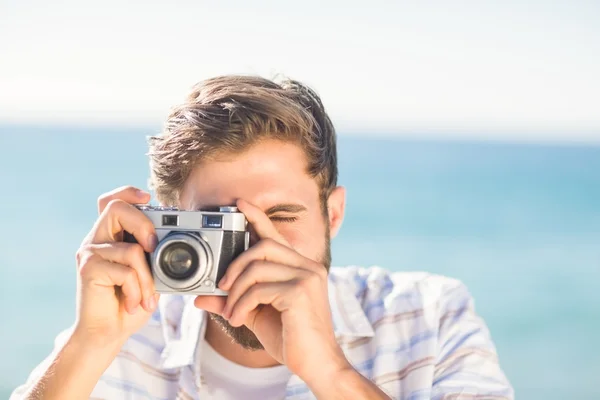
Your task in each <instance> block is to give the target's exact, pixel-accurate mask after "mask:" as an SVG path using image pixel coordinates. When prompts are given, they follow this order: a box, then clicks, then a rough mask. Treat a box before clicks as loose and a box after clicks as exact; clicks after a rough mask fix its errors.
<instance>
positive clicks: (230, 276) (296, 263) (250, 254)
mask: <svg viewBox="0 0 600 400" xmlns="http://www.w3.org/2000/svg"><path fill="white" fill-rule="evenodd" d="M255 260H263V261H270V262H273V263H277V264H283V265H288V266H291V267H296V268H303V269H308V270H315V271H317V270H320V269H321V268H323V267H322V266H317V263H315V261H313V260H310V259H308V258H306V257H304V256H302V255H300V254H299V253H298V252H296V251H295V250H293V249H291V248H290V247H287V246H285V245H283V244H281V243H278V242H275V241H274V240H273V239H263V240H261V241H260V242H258V244H257V245H255V246H252V247H250V248H249V249H248V250H246V251H244V252H242V253H241V254H240V255H239V256H237V257H236V258H235V259H234V260H233V261H232V262H231V264H229V266H228V267H227V270H226V271H225V275H223V277H222V278H221V280H220V281H219V288H221V289H223V290H229V289H230V288H231V286H232V285H233V282H235V281H236V279H237V278H238V276H239V275H240V274H241V273H242V271H243V270H244V268H246V266H247V265H249V264H250V263H251V262H252V261H255Z"/></svg>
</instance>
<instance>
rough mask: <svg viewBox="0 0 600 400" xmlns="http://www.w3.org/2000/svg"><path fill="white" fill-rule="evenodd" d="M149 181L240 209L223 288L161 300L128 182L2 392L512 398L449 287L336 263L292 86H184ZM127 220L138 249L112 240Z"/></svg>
mask: <svg viewBox="0 0 600 400" xmlns="http://www.w3.org/2000/svg"><path fill="white" fill-rule="evenodd" d="M149 155H150V165H151V179H150V183H151V187H152V189H154V190H155V193H156V197H157V199H158V200H159V201H160V203H161V204H164V205H171V206H177V207H179V208H182V209H186V210H195V209H202V208H205V207H211V206H218V205H236V206H237V207H238V208H239V210H240V211H241V212H243V213H244V214H245V216H246V218H247V220H248V222H249V225H250V227H251V228H250V229H251V241H250V244H251V247H250V248H249V249H248V250H247V251H245V252H243V253H242V254H241V255H240V256H239V257H237V258H236V259H235V260H234V261H233V262H232V263H231V265H230V266H229V267H228V269H227V272H226V274H225V275H224V277H223V279H221V280H220V282H219V283H218V285H219V287H220V288H221V289H224V290H226V291H228V296H226V297H219V296H199V297H196V298H194V296H180V295H163V296H162V297H161V298H160V301H158V300H159V299H158V295H156V294H155V293H154V285H153V281H152V276H151V273H150V270H149V267H148V265H147V263H146V261H145V258H144V251H146V252H152V251H153V250H154V248H155V247H156V245H157V238H156V235H155V231H154V227H153V225H152V224H151V223H150V221H149V220H148V218H146V217H145V215H144V214H142V212H141V211H139V210H138V209H137V208H135V207H134V206H132V204H134V203H145V202H148V201H149V200H150V195H149V194H148V193H146V192H143V191H140V190H136V189H135V188H131V187H124V188H121V189H117V190H115V191H113V192H111V193H108V194H106V195H104V196H102V197H100V199H99V211H100V216H99V218H98V220H97V222H96V224H95V225H94V226H93V228H92V229H91V231H90V233H89V235H87V237H86V238H85V239H84V241H83V243H82V245H81V247H80V249H79V251H78V252H77V266H78V271H79V273H78V289H77V292H78V293H77V319H76V322H75V324H74V325H73V327H72V328H71V329H69V330H67V331H66V332H64V333H63V334H62V335H61V336H59V338H58V339H57V343H56V346H55V350H54V352H53V353H52V354H51V355H50V356H49V357H48V358H47V359H46V360H45V361H44V362H43V363H42V364H40V366H38V368H36V370H34V371H33V372H32V373H31V375H30V377H29V379H28V381H27V383H26V384H24V385H23V386H21V387H19V388H17V389H16V390H15V392H14V393H13V397H12V398H13V399H21V398H30V399H42V398H43V399H82V398H101V399H119V398H126V399H147V398H149V399H175V398H177V399H283V398H285V399H310V398H318V399H389V398H394V399H429V398H433V399H474V398H477V399H483V398H485V399H511V398H513V391H512V388H511V386H510V384H509V383H508V382H507V379H506V377H505V375H504V373H503V372H502V370H501V368H500V366H499V364H498V360H497V356H496V351H495V348H494V345H493V343H492V341H491V339H490V336H489V333H488V331H487V328H486V326H485V324H484V322H483V321H482V320H481V319H480V318H479V317H478V316H477V315H476V313H475V311H474V309H473V302H472V299H471V297H470V295H469V293H468V291H467V289H466V288H465V287H464V286H463V285H462V284H461V283H460V282H458V281H456V280H453V279H450V278H445V277H441V276H435V275H431V274H426V273H389V272H386V271H385V270H383V269H380V268H370V269H363V268H354V267H352V268H350V267H347V268H331V269H330V264H331V255H330V246H329V242H330V238H333V237H334V236H335V235H336V234H337V232H338V231H339V229H340V226H341V224H342V220H343V217H344V204H345V191H344V188H343V187H340V186H338V185H337V153H336V137H335V131H334V127H333V125H332V123H331V121H330V119H329V117H328V116H327V114H326V112H325V109H324V107H323V104H322V103H321V100H320V99H319V97H318V96H317V95H316V94H315V93H314V92H313V91H312V90H311V89H309V88H307V87H306V86H304V85H302V84H301V83H299V82H295V81H284V82H282V83H280V84H277V83H275V82H272V81H269V80H266V79H261V78H258V77H244V76H223V77H218V78H214V79H209V80H207V81H204V82H202V83H200V84H198V85H196V86H195V87H194V88H193V90H192V92H191V93H190V94H189V96H188V97H187V99H186V101H185V102H184V103H183V104H182V105H180V106H178V107H176V108H174V110H173V111H172V113H171V115H170V116H169V117H168V120H167V122H166V125H165V128H164V132H163V133H162V134H161V135H159V136H156V137H152V138H151V139H150V152H149ZM124 230H125V231H127V232H130V233H131V234H133V235H134V236H135V238H136V239H137V242H138V243H139V244H134V243H124V242H122V241H121V237H122V231H124Z"/></svg>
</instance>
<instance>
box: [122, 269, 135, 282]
mask: <svg viewBox="0 0 600 400" xmlns="http://www.w3.org/2000/svg"><path fill="white" fill-rule="evenodd" d="M124 281H125V282H127V283H130V284H131V285H132V286H134V285H133V284H134V283H136V282H137V274H136V272H135V270H134V269H133V268H127V269H126V270H125V280H124Z"/></svg>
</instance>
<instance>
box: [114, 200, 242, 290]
mask: <svg viewBox="0 0 600 400" xmlns="http://www.w3.org/2000/svg"><path fill="white" fill-rule="evenodd" d="M136 207H137V208H138V209H139V210H141V211H142V212H143V213H144V214H145V215H146V217H148V218H149V219H150V221H152V223H153V224H154V227H155V229H156V235H157V236H158V245H157V246H156V249H155V250H154V252H152V253H146V260H147V261H148V265H149V267H150V270H151V271H152V277H153V278H154V286H155V289H156V291H157V292H159V293H171V294H172V293H179V294H189V295H196V296H197V295H217V296H226V295H227V292H225V291H223V290H221V289H218V288H217V284H218V283H219V281H220V280H221V278H222V277H223V275H224V274H225V271H226V269H227V267H228V266H229V264H230V263H231V262H232V261H233V260H234V259H235V258H236V257H237V256H238V255H239V254H240V253H242V252H243V251H245V250H247V249H248V246H249V242H250V234H249V232H248V230H247V229H246V227H247V221H246V217H245V216H244V214H243V213H241V212H239V211H238V209H237V207H219V208H218V210H217V211H212V210H211V211H203V210H201V211H183V210H179V209H178V208H175V207H157V206H150V205H136ZM124 241H125V242H129V243H137V240H136V239H135V238H134V237H133V235H131V234H129V233H128V232H125V233H124Z"/></svg>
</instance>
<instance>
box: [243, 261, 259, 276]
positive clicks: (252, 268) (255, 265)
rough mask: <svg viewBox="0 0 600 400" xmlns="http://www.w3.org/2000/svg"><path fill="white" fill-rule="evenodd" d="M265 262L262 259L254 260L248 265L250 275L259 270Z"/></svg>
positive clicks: (247, 269)
mask: <svg viewBox="0 0 600 400" xmlns="http://www.w3.org/2000/svg"><path fill="white" fill-rule="evenodd" d="M262 264H263V262H262V261H261V260H252V261H250V263H249V264H248V266H247V267H246V271H247V272H246V273H247V274H249V275H253V274H255V273H257V272H258V270H259V269H260V267H261V265H262Z"/></svg>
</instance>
